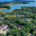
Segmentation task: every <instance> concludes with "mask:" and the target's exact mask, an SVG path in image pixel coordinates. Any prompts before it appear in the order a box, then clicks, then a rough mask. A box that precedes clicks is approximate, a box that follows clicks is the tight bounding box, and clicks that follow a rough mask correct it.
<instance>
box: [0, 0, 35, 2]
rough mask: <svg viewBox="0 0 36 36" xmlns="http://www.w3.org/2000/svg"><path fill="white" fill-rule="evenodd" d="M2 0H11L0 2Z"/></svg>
mask: <svg viewBox="0 0 36 36" xmlns="http://www.w3.org/2000/svg"><path fill="white" fill-rule="evenodd" d="M4 1H12V0H0V2H4ZM35 2H36V0H35Z"/></svg>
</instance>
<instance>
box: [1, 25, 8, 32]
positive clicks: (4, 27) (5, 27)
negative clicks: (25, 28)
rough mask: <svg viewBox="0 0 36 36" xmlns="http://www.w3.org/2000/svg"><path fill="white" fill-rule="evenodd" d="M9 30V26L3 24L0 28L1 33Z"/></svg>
mask: <svg viewBox="0 0 36 36" xmlns="http://www.w3.org/2000/svg"><path fill="white" fill-rule="evenodd" d="M7 28H8V25H6V24H2V25H1V26H0V31H2V30H3V29H7Z"/></svg>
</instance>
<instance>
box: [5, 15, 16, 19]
mask: <svg viewBox="0 0 36 36" xmlns="http://www.w3.org/2000/svg"><path fill="white" fill-rule="evenodd" d="M5 17H8V18H11V17H16V15H6V16H5Z"/></svg>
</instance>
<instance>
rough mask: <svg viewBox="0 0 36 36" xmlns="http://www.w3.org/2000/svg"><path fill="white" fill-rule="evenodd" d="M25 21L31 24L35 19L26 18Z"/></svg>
mask: <svg viewBox="0 0 36 36" xmlns="http://www.w3.org/2000/svg"><path fill="white" fill-rule="evenodd" d="M23 20H24V21H29V22H31V21H32V20H33V19H32V18H24V19H23Z"/></svg>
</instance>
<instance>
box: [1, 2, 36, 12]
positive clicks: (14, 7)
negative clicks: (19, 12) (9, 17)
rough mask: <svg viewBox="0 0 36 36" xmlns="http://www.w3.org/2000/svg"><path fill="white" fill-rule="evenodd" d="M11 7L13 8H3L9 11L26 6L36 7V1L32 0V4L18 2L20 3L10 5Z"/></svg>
mask: <svg viewBox="0 0 36 36" xmlns="http://www.w3.org/2000/svg"><path fill="white" fill-rule="evenodd" d="M9 6H10V7H11V9H5V10H1V11H3V12H9V11H11V10H15V9H19V8H21V7H24V6H28V7H29V6H35V7H36V2H31V3H30V4H18V5H9Z"/></svg>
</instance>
